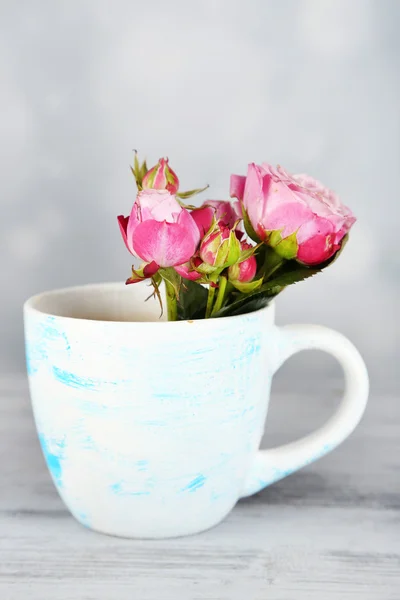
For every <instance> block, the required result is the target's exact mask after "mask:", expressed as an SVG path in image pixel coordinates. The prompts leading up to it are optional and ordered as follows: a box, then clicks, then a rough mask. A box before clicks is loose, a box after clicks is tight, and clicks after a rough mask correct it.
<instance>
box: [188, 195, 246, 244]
mask: <svg viewBox="0 0 400 600" xmlns="http://www.w3.org/2000/svg"><path fill="white" fill-rule="evenodd" d="M237 204H238V206H236V204H235V206H234V205H232V204H231V202H229V201H227V200H206V201H205V202H203V204H202V206H200V208H196V209H195V210H192V212H191V215H192V217H193V219H194V220H195V221H196V224H197V226H198V228H199V231H200V235H201V237H203V236H204V235H205V234H206V233H207V232H208V230H209V229H210V227H211V225H212V221H213V218H215V219H216V221H217V222H218V223H219V222H221V223H222V224H223V225H225V226H226V227H229V229H232V227H233V226H234V224H235V223H236V221H238V220H239V219H241V218H242V214H241V209H240V205H239V203H237Z"/></svg>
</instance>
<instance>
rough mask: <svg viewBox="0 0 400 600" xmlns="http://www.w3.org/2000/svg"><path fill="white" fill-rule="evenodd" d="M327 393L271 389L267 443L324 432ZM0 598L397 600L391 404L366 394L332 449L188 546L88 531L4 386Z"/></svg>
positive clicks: (16, 392) (22, 405)
mask: <svg viewBox="0 0 400 600" xmlns="http://www.w3.org/2000/svg"><path fill="white" fill-rule="evenodd" d="M340 388H341V385H340V383H339V384H337V385H335V384H332V383H329V382H328V383H326V385H325V392H324V393H322V392H320V393H318V392H317V390H315V389H314V390H311V391H310V392H309V393H308V394H305V393H304V392H302V393H297V394H294V393H284V392H282V391H280V392H278V391H275V393H274V395H273V401H272V406H271V411H270V418H269V421H268V429H267V442H268V445H275V444H276V443H281V442H286V441H289V440H293V439H294V438H296V437H298V436H300V435H303V434H305V433H306V432H307V431H309V430H311V429H312V428H314V427H315V426H316V425H318V424H320V423H322V422H323V420H324V419H325V418H326V417H327V416H328V414H329V413H330V412H332V411H333V410H334V407H335V405H336V403H337V401H338V396H339V395H340ZM0 434H1V435H0V458H1V464H0V599H1V600H47V599H51V600H84V599H85V600H106V599H107V600H136V599H137V600H149V599H152V600H153V599H154V600H180V599H182V600H187V599H199V600H200V599H209V600H211V599H215V600H216V599H218V600H225V599H226V600H228V599H229V600H270V599H272V600H302V599H307V600H329V599H335V600H336V599H337V600H346V599H347V598H348V599H355V598H359V599H360V600H369V599H374V600H386V599H393V600H399V598H400V400H399V399H398V398H396V397H395V396H394V395H392V396H391V395H390V394H377V393H375V394H372V396H371V399H370V404H369V408H368V410H367V413H366V415H365V417H364V419H363V421H362V423H361V425H360V426H359V428H358V430H357V431H356V432H355V433H354V434H353V435H352V436H351V438H350V439H349V440H347V441H346V442H345V443H344V444H343V445H342V446H341V447H340V448H338V449H337V450H336V451H335V452H333V453H332V454H330V455H329V456H327V457H326V458H324V459H322V460H320V461H319V462H317V463H315V464H313V465H311V466H309V467H307V468H305V469H304V470H303V471H300V472H298V473H296V474H294V475H292V476H291V477H288V478H287V479H285V480H283V481H280V482H279V483H277V484H275V485H273V486H271V487H270V488H268V489H266V490H265V491H263V492H262V493H260V494H258V495H257V496H255V497H252V498H249V499H247V500H246V501H242V502H240V503H239V504H238V505H237V506H236V508H235V509H234V511H233V512H232V513H231V515H230V516H229V517H228V518H227V519H226V520H225V521H224V522H223V523H222V524H221V525H220V526H218V527H217V528H215V529H213V530H211V531H208V532H206V533H204V534H201V535H198V536H193V537H189V538H181V539H175V540H164V541H136V540H122V539H117V538H112V537H107V536H102V535H100V534H96V533H92V532H90V531H87V530H85V529H84V528H83V527H81V526H80V525H78V524H77V523H76V522H75V521H74V520H73V518H72V517H71V516H70V515H69V513H68V512H67V511H66V509H65V508H64V506H63V504H62V502H61V500H60V499H59V497H58V495H57V493H56V491H55V488H54V487H53V484H52V482H51V480H50V477H49V475H48V473H47V471H46V468H45V465H44V461H43V458H42V455H41V451H40V448H39V444H38V441H37V439H36V435H35V431H34V425H33V420H32V415H31V409H30V405H29V397H28V391H27V385H26V382H25V380H24V378H22V377H21V378H9V379H2V380H0Z"/></svg>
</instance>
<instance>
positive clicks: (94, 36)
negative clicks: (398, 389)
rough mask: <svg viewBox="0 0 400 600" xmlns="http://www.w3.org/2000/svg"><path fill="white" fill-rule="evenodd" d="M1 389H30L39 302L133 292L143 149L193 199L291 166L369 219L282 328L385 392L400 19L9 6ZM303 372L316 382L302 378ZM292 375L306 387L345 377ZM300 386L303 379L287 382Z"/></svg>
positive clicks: (385, 4)
mask: <svg viewBox="0 0 400 600" xmlns="http://www.w3.org/2000/svg"><path fill="white" fill-rule="evenodd" d="M0 11H1V18H0V34H1V35H0V89H1V94H0V130H1V141H2V143H1V146H0V155H1V156H0V164H1V179H0V181H1V183H0V186H1V196H0V202H1V220H0V239H1V257H2V286H1V288H2V291H1V296H0V303H1V313H0V314H1V337H0V374H1V373H2V374H12V373H18V372H21V373H22V372H23V371H24V368H25V365H24V353H23V326H22V304H23V302H24V300H25V299H27V298H28V297H29V296H30V295H32V294H34V293H36V292H40V291H43V290H45V289H51V288H55V287H60V286H62V287H64V286H69V285H74V284H81V283H86V282H96V281H107V280H124V279H125V278H126V277H127V276H128V275H129V273H130V265H131V257H130V255H129V254H128V253H127V251H126V249H125V246H124V244H123V243H122V240H121V239H120V234H119V231H118V227H117V222H116V215H117V214H121V213H124V214H128V213H129V210H130V207H131V205H132V203H133V200H134V194H135V185H134V181H133V178H132V175H131V174H130V170H129V164H130V163H131V161H132V158H133V153H132V149H133V148H137V149H138V150H139V151H140V155H141V156H142V157H147V159H148V162H149V164H150V165H151V164H153V163H155V162H156V161H157V159H158V158H159V157H160V156H162V155H168V156H169V158H170V164H171V166H172V167H173V168H174V170H175V171H177V173H178V175H179V177H180V179H181V182H182V188H183V189H190V188H193V187H200V186H202V185H204V184H206V183H208V184H210V189H209V191H208V192H207V195H203V196H202V197H198V202H201V201H202V200H204V199H206V198H209V199H210V198H212V199H223V198H227V197H228V195H229V175H230V173H232V172H234V173H245V170H246V165H247V163H248V162H250V161H255V162H262V161H268V162H271V163H273V164H276V163H279V164H281V165H283V166H284V167H285V168H286V169H287V170H289V171H291V172H294V173H301V172H306V173H309V174H310V175H313V176H314V177H316V178H318V179H320V180H321V181H322V182H323V183H324V184H326V185H327V186H329V187H331V188H333V189H334V190H335V191H336V192H337V193H338V194H339V196H340V197H341V198H342V200H343V202H344V203H345V204H348V205H349V206H350V207H351V208H352V209H353V211H354V212H355V213H356V215H357V217H358V223H357V224H356V226H355V227H354V229H353V231H352V235H351V238H350V243H349V244H348V246H347V248H346V250H345V252H344V253H343V255H342V257H341V258H340V260H339V261H337V263H335V265H334V266H332V267H331V268H330V269H329V270H327V271H326V272H325V273H324V274H322V275H319V276H318V277H315V278H314V279H312V280H309V281H308V282H304V283H300V284H298V285H297V286H294V287H293V288H290V289H288V290H286V291H285V292H284V293H283V294H282V296H281V297H280V298H279V301H278V321H279V322H280V323H288V322H296V321H300V322H314V323H323V324H325V325H328V326H331V327H335V328H337V329H339V330H341V331H342V332H343V333H345V334H346V335H348V336H349V337H350V338H351V339H352V340H353V341H354V342H355V344H356V345H357V346H358V347H359V349H360V350H361V352H362V353H363V355H364V357H365V359H366V361H367V363H368V367H369V369H370V372H371V376H372V382H373V385H374V386H375V387H377V388H378V387H379V388H385V389H391V388H394V386H395V384H396V380H398V376H397V374H396V365H397V364H398V362H399V359H400V351H399V328H400V326H399V317H398V311H396V305H397V304H398V301H399V290H400V274H399V271H400V269H399V265H400V263H399V255H400V253H399V250H398V231H399V226H400V217H399V189H400V168H399V165H400V109H399V101H400V38H399V35H398V31H399V22H400V21H399V19H400V2H398V1H397V0H351V1H349V0H280V2H277V1H273V0H247V1H246V2H244V1H243V0H201V1H196V2H194V1H193V2H189V1H188V0H182V1H174V0H170V1H169V2H163V1H160V0H152V1H151V2H144V1H143V2H138V1H135V0H113V2H111V1H105V0H71V1H69V2H66V1H59V2H54V1H53V0H35V2H29V1H23V0H20V1H19V2H15V3H13V2H7V1H3V2H2V3H1V4H0ZM305 363H307V364H308V366H307V368H306V369H305V370H304V364H305ZM335 369H336V366H335V365H334V363H333V361H332V360H331V359H329V358H326V359H325V358H321V357H320V356H318V360H316V361H312V364H310V359H309V357H306V360H305V361H304V360H303V358H300V357H298V358H296V359H292V364H290V365H289V366H288V367H287V368H286V369H285V370H284V371H283V374H281V375H280V380H281V383H282V384H283V385H284V384H287V386H288V387H290V388H291V389H293V388H294V387H295V386H296V385H298V383H297V382H302V383H304V382H309V381H316V380H318V381H320V382H323V381H324V379H325V378H326V377H330V376H333V375H334V374H335V373H336V370H335ZM291 374H293V375H294V374H296V376H297V379H295V378H293V377H291Z"/></svg>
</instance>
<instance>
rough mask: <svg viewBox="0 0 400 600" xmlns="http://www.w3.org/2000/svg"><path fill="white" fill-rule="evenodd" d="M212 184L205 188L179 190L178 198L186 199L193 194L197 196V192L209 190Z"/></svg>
mask: <svg viewBox="0 0 400 600" xmlns="http://www.w3.org/2000/svg"><path fill="white" fill-rule="evenodd" d="M209 187H210V186H209V185H206V186H205V187H203V188H198V189H197V190H189V191H188V192H179V193H178V194H176V196H177V198H181V199H182V200H186V199H187V198H191V197H192V196H195V195H196V194H201V192H205V191H206V190H208V188H209ZM194 208H198V207H194Z"/></svg>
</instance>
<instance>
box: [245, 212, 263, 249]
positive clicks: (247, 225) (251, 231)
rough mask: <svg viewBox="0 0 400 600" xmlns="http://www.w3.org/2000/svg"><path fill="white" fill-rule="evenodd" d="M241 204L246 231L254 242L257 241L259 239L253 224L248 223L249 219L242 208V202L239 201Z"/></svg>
mask: <svg viewBox="0 0 400 600" xmlns="http://www.w3.org/2000/svg"><path fill="white" fill-rule="evenodd" d="M241 206H242V214H243V224H244V228H245V230H246V233H247V235H248V236H249V237H250V238H251V239H252V240H253V241H254V242H257V243H259V242H260V241H261V240H260V237H259V236H258V235H257V234H256V232H255V231H254V228H253V225H252V224H251V223H250V219H249V217H248V215H247V212H246V210H245V208H244V205H243V202H241Z"/></svg>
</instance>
